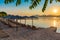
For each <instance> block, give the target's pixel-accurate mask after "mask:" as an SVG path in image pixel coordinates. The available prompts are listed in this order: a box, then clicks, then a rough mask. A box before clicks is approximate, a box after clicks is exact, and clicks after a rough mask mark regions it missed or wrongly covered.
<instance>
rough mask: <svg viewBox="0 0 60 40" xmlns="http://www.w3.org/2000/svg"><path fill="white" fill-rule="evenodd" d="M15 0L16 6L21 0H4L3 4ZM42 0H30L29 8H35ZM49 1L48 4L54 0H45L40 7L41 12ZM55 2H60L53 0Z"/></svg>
mask: <svg viewBox="0 0 60 40" xmlns="http://www.w3.org/2000/svg"><path fill="white" fill-rule="evenodd" d="M14 1H16V6H18V5H20V4H21V0H5V1H4V2H5V4H8V3H11V2H14ZM24 1H25V2H28V1H29V0H24ZM41 1H42V0H31V4H32V5H30V7H29V8H30V9H32V8H35V7H36V6H37V5H38V4H39V3H40V2H41ZM49 1H50V4H51V3H52V2H53V1H54V0H45V2H44V5H43V8H42V12H44V11H45V10H46V7H47V4H48V2H49ZM55 1H56V2H60V0H55Z"/></svg>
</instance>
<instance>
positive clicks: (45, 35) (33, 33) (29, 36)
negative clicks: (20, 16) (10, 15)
mask: <svg viewBox="0 0 60 40" xmlns="http://www.w3.org/2000/svg"><path fill="white" fill-rule="evenodd" d="M0 26H2V27H1V28H2V29H3V31H4V32H6V33H8V35H9V37H6V38H0V40H60V33H56V28H54V27H51V28H39V29H36V30H35V29H34V30H33V29H32V28H30V27H29V28H27V27H26V26H25V27H23V26H21V25H20V26H17V27H18V29H17V30H16V27H15V28H11V27H9V25H5V24H4V23H2V22H0Z"/></svg>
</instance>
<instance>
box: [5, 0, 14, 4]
mask: <svg viewBox="0 0 60 40" xmlns="http://www.w3.org/2000/svg"><path fill="white" fill-rule="evenodd" d="M11 2H14V0H5V1H4V3H5V4H8V3H11Z"/></svg>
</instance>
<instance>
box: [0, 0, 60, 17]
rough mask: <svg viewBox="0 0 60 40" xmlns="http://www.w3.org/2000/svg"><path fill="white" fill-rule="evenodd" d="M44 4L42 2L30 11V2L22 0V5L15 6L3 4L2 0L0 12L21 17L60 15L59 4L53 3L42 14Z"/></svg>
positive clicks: (0, 1) (0, 0) (1, 0)
mask: <svg viewBox="0 0 60 40" xmlns="http://www.w3.org/2000/svg"><path fill="white" fill-rule="evenodd" d="M43 4H44V0H42V2H41V3H40V4H39V5H38V6H37V7H36V8H34V9H32V10H30V9H29V6H30V5H31V2H30V1H29V2H24V0H22V4H21V5H19V6H17V7H16V5H15V3H9V4H7V5H6V4H4V0H0V12H1V11H4V12H7V13H8V14H13V15H21V16H26V15H27V16H31V15H43V14H46V15H60V3H59V2H57V3H56V2H55V1H53V3H52V4H48V6H47V8H46V10H45V12H44V13H43V12H42V7H43Z"/></svg>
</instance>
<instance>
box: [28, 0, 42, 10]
mask: <svg viewBox="0 0 60 40" xmlns="http://www.w3.org/2000/svg"><path fill="white" fill-rule="evenodd" d="M31 2H32V5H31V6H30V7H29V8H30V9H32V8H35V7H36V6H37V5H38V4H39V2H41V0H31Z"/></svg>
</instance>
